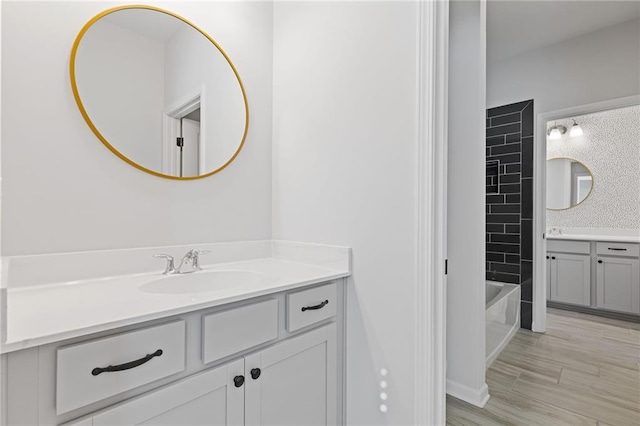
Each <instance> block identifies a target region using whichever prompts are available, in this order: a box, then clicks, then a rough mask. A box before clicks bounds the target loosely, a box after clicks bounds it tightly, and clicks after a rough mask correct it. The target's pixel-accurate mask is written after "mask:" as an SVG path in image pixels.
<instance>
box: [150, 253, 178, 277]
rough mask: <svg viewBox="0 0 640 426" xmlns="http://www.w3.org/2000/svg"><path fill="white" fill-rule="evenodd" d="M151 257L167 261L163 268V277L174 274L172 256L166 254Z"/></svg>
mask: <svg viewBox="0 0 640 426" xmlns="http://www.w3.org/2000/svg"><path fill="white" fill-rule="evenodd" d="M153 257H155V258H156V259H167V266H166V267H165V269H164V272H163V274H164V275H169V274H173V273H174V272H176V266H175V263H174V261H173V256H171V255H168V254H154V255H153Z"/></svg>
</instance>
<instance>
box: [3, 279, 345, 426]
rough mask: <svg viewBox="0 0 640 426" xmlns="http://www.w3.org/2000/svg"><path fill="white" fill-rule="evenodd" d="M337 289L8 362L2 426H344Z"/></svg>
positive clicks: (324, 287)
mask: <svg viewBox="0 0 640 426" xmlns="http://www.w3.org/2000/svg"><path fill="white" fill-rule="evenodd" d="M343 284H344V280H339V281H333V282H329V283H325V284H319V285H310V286H307V287H302V288H298V289H295V290H291V291H286V292H280V293H275V294H268V295H264V296H262V297H258V298H255V299H250V300H241V301H238V302H235V303H233V304H229V305H221V306H218V307H215V308H209V309H203V310H200V311H192V312H187V313H185V314H181V315H175V316H171V317H168V318H165V319H162V320H159V321H154V322H152V323H143V324H139V325H135V326H131V327H127V328H126V329H122V330H115V331H112V332H106V333H102V334H101V335H97V336H96V335H93V336H87V337H85V338H77V339H73V340H72V341H67V342H60V343H53V344H50V345H43V346H41V347H35V348H30V349H27V350H23V351H17V352H11V353H9V354H7V355H6V361H5V362H7V371H8V373H9V374H8V379H7V381H6V382H5V385H6V389H7V395H8V396H9V398H8V400H7V402H6V404H5V405H4V406H3V408H4V409H5V410H6V416H5V420H4V423H3V425H11V426H13V425H19V424H21V425H26V424H28V425H65V426H111V425H114V426H116V425H143V424H144V425H167V426H169V425H181V426H191V425H193V426H196V425H198V426H205V425H206V426H209V425H210V426H220V425H236V426H240V425H337V424H341V418H342V416H341V415H340V414H339V413H340V412H341V407H342V402H341V400H342V388H343V387H342V386H341V385H338V383H339V382H340V381H341V380H342V378H341V374H340V373H341V371H342V368H343V367H342V362H343V358H344V357H343V355H342V353H343V350H344V347H343V343H342V341H343V340H342V339H343V337H342V336H343V333H344V332H343V316H344V313H343V309H344V286H343ZM307 313H308V315H306V314H307ZM292 318H295V319H296V320H295V322H294V323H292V322H291V319H292ZM293 324H295V326H293ZM158 350H162V353H160V354H158V353H157V352H158ZM154 351H156V352H154ZM96 367H97V368H96ZM125 367H126V368H125ZM96 370H105V371H104V372H102V371H100V372H98V373H99V374H97V375H95V374H94V373H95V372H96Z"/></svg>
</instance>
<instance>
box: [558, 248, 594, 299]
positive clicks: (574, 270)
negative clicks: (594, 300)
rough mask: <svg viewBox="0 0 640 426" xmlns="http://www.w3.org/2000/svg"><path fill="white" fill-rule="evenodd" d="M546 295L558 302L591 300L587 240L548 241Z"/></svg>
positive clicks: (589, 259) (589, 258)
mask: <svg viewBox="0 0 640 426" xmlns="http://www.w3.org/2000/svg"><path fill="white" fill-rule="evenodd" d="M547 248H548V251H547V279H548V282H547V288H548V292H547V298H548V299H549V300H552V301H555V302H561V303H570V304H574V305H584V306H589V305H590V304H591V266H590V264H591V257H590V255H589V253H590V245H589V242H588V241H549V242H548V244H547Z"/></svg>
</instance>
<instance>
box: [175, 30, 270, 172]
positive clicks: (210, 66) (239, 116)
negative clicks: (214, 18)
mask: <svg viewBox="0 0 640 426" xmlns="http://www.w3.org/2000/svg"><path fill="white" fill-rule="evenodd" d="M222 48H223V49H224V46H222ZM165 52H166V62H165V65H166V74H165V83H166V86H165V107H168V106H170V105H173V104H175V102H176V101H178V100H180V99H182V98H184V96H185V95H188V94H190V93H192V92H193V91H194V90H204V105H203V108H202V109H201V112H202V116H201V119H200V123H201V125H202V124H204V126H203V127H204V130H205V132H206V135H205V154H204V156H205V161H204V166H205V167H204V171H205V173H206V172H211V171H213V170H215V169H217V168H218V167H220V166H222V165H223V164H224V163H226V162H227V161H228V160H229V159H230V158H231V157H232V156H233V154H234V153H235V152H236V150H237V149H238V146H239V145H240V142H241V141H242V135H243V133H244V127H245V122H246V120H245V108H244V100H243V97H242V90H241V89H240V84H239V83H238V79H237V78H236V76H235V74H234V73H233V70H232V68H231V66H230V65H229V63H228V62H227V60H226V59H225V58H224V56H223V55H222V53H220V52H219V51H218V49H216V48H215V46H213V45H212V44H211V42H210V41H209V40H207V39H206V38H205V37H204V36H202V35H201V34H200V33H199V32H197V31H195V30H194V29H193V28H191V27H185V28H181V29H180V30H178V31H177V32H176V34H174V36H173V37H171V39H169V40H168V41H167V44H166V50H165ZM232 60H233V59H232ZM269 71H270V70H269ZM240 78H242V75H241V76H240Z"/></svg>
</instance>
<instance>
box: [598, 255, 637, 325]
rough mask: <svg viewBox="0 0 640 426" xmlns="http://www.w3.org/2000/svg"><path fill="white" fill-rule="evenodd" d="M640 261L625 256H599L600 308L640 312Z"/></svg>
mask: <svg viewBox="0 0 640 426" xmlns="http://www.w3.org/2000/svg"><path fill="white" fill-rule="evenodd" d="M639 263H640V262H639V261H638V259H628V258H623V257H600V258H598V264H597V265H598V266H597V276H598V277H597V282H596V288H597V295H598V300H597V304H596V306H598V308H604V309H611V310H614V311H624V312H633V313H636V314H638V313H640V278H639V277H638V276H639V275H640V274H639V272H638V269H639Z"/></svg>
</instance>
